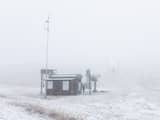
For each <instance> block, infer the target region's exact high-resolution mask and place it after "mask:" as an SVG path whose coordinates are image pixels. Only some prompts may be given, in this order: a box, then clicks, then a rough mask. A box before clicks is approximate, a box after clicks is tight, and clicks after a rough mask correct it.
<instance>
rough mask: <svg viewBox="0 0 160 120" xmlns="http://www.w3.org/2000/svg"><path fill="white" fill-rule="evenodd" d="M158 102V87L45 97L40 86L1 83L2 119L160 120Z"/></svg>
mask: <svg viewBox="0 0 160 120" xmlns="http://www.w3.org/2000/svg"><path fill="white" fill-rule="evenodd" d="M126 91H127V92H126ZM159 103H160V91H158V90H146V89H137V90H136V91H135V90H134V91H133V90H130V91H128V90H115V89H112V90H108V91H107V92H104V93H96V94H92V95H91V96H89V95H80V96H57V97H56V96H54V97H48V98H47V99H44V98H43V97H42V96H40V95H39V89H38V88H28V87H11V86H1V88H0V108H1V109H0V120H160V104H159Z"/></svg>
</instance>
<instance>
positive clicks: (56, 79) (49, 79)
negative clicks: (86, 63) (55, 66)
mask: <svg viewBox="0 0 160 120" xmlns="http://www.w3.org/2000/svg"><path fill="white" fill-rule="evenodd" d="M47 80H48V81H51V80H53V81H54V80H55V81H58V80H67V81H69V80H75V78H48V79H47Z"/></svg>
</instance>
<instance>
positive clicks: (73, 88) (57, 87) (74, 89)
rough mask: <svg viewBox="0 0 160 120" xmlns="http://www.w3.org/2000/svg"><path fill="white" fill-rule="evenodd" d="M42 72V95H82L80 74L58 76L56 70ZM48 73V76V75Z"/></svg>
mask: <svg viewBox="0 0 160 120" xmlns="http://www.w3.org/2000/svg"><path fill="white" fill-rule="evenodd" d="M44 71H45V70H41V94H43V93H45V94H46V95H47V96H48V95H78V94H81V84H82V83H81V79H82V75H80V74H57V73H56V72H53V71H54V70H48V72H46V71H45V72H44ZM46 73H47V74H46Z"/></svg>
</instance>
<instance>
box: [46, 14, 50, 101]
mask: <svg viewBox="0 0 160 120" xmlns="http://www.w3.org/2000/svg"><path fill="white" fill-rule="evenodd" d="M46 24H47V38H46V70H45V75H46V76H45V98H46V97H47V77H48V42H49V35H50V34H49V32H50V29H49V25H50V17H49V16H48V19H47V20H46Z"/></svg>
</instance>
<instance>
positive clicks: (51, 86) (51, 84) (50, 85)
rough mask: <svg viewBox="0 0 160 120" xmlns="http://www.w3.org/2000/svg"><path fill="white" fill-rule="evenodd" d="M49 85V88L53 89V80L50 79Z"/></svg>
mask: <svg viewBox="0 0 160 120" xmlns="http://www.w3.org/2000/svg"><path fill="white" fill-rule="evenodd" d="M47 87H48V89H53V82H52V81H48V84H47Z"/></svg>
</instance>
